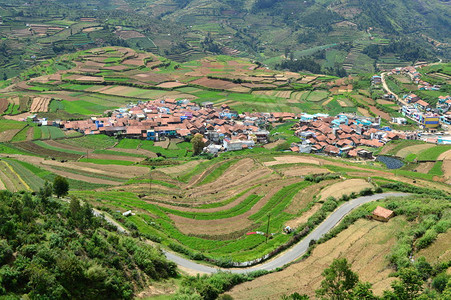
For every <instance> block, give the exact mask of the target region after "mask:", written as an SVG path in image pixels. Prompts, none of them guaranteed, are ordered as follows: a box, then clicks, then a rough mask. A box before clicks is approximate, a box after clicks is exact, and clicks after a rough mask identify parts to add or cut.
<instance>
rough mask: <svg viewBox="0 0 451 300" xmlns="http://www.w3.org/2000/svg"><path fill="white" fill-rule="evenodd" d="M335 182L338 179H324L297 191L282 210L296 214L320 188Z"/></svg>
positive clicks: (312, 199) (309, 201) (310, 200)
mask: <svg viewBox="0 0 451 300" xmlns="http://www.w3.org/2000/svg"><path fill="white" fill-rule="evenodd" d="M337 182H338V179H337V180H332V181H331V180H325V181H322V182H320V183H317V184H314V185H311V186H308V187H306V188H304V189H302V190H300V191H299V193H297V194H296V195H295V196H294V197H293V200H292V201H291V203H290V205H288V206H287V208H286V209H285V210H284V211H286V212H287V213H289V214H297V213H298V212H299V211H300V210H301V209H304V208H306V207H307V206H308V205H309V203H311V202H312V201H314V198H313V197H315V196H316V195H318V193H319V192H320V191H321V189H323V188H324V187H326V186H328V185H332V184H334V183H337Z"/></svg>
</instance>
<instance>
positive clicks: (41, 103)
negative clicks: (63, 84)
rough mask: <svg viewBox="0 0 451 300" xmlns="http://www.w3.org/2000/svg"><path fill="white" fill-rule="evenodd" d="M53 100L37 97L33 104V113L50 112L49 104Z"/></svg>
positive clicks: (31, 109)
mask: <svg viewBox="0 0 451 300" xmlns="http://www.w3.org/2000/svg"><path fill="white" fill-rule="evenodd" d="M51 100H52V99H51V98H46V97H36V98H34V99H33V103H31V108H30V111H31V112H47V111H48V110H49V103H50V101H51Z"/></svg>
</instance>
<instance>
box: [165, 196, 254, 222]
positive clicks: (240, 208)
mask: <svg viewBox="0 0 451 300" xmlns="http://www.w3.org/2000/svg"><path fill="white" fill-rule="evenodd" d="M261 198H263V196H259V195H255V194H252V195H250V196H248V197H247V198H246V199H244V200H243V201H242V202H240V203H239V204H238V205H236V206H234V207H232V208H230V209H227V210H222V211H217V212H209V213H207V212H185V211H178V210H174V209H169V208H163V207H162V210H164V211H166V212H168V213H171V214H173V215H177V216H181V217H185V218H190V219H195V220H217V219H226V218H231V217H234V216H238V215H241V214H243V213H245V212H247V211H248V210H250V209H251V208H252V207H253V206H254V205H255V204H257V202H258V201H260V200H261Z"/></svg>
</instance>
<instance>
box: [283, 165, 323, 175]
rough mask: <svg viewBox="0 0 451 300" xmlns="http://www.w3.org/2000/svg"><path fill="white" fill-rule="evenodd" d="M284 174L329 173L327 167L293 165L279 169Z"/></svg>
mask: <svg viewBox="0 0 451 300" xmlns="http://www.w3.org/2000/svg"><path fill="white" fill-rule="evenodd" d="M280 172H281V173H282V174H283V175H285V176H305V175H310V174H323V173H330V171H329V170H328V169H322V168H315V167H294V168H286V169H282V170H280Z"/></svg>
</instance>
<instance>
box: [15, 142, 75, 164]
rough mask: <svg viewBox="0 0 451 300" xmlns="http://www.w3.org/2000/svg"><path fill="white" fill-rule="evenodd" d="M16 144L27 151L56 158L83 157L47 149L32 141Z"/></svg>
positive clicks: (73, 158)
mask: <svg viewBox="0 0 451 300" xmlns="http://www.w3.org/2000/svg"><path fill="white" fill-rule="evenodd" d="M14 146H16V147H17V148H20V149H23V150H25V151H28V152H31V153H35V154H37V155H42V156H48V157H55V158H60V159H70V160H77V159H79V158H80V157H81V155H78V154H73V153H66V152H61V151H56V150H51V149H46V148H43V147H41V146H38V145H36V144H35V143H33V142H31V141H27V142H19V143H15V144H14Z"/></svg>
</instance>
